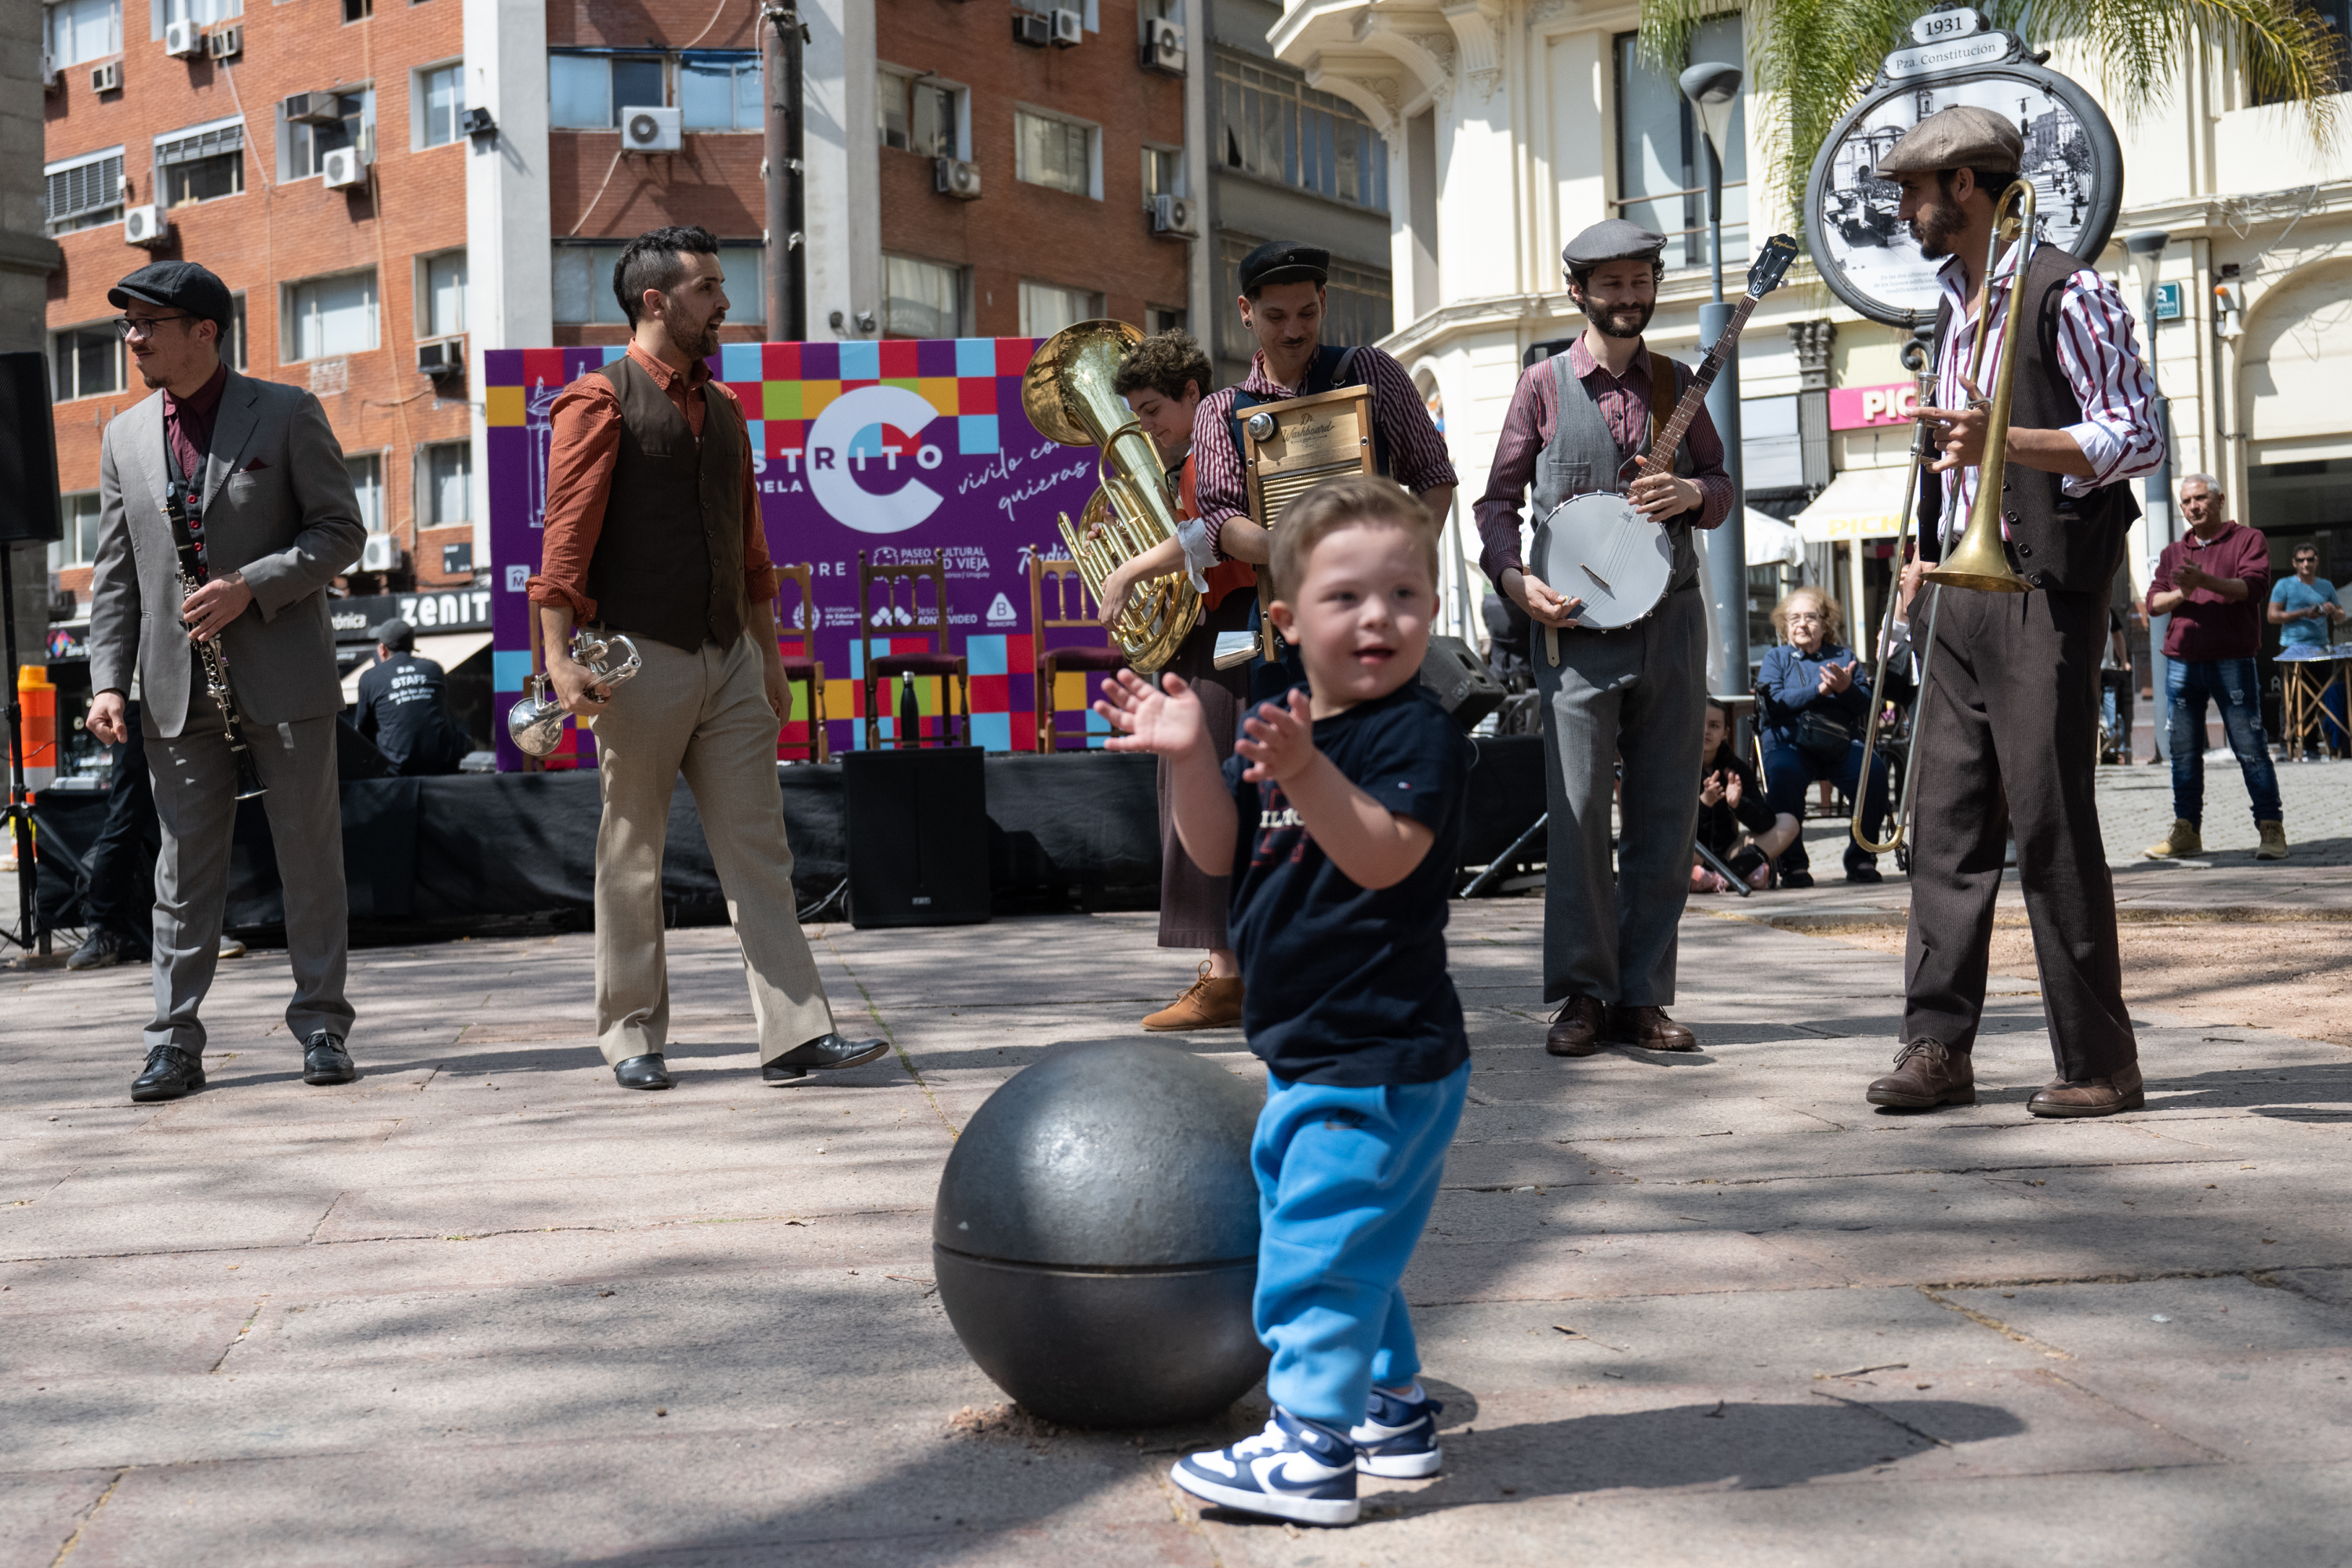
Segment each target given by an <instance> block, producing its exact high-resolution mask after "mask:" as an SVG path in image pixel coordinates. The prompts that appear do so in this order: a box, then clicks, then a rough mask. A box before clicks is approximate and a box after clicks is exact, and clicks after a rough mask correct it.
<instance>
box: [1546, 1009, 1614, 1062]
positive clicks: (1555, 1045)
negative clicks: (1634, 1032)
mask: <svg viewBox="0 0 2352 1568" xmlns="http://www.w3.org/2000/svg"><path fill="white" fill-rule="evenodd" d="M1600 1048H1601V1003H1600V1001H1599V999H1598V998H1595V997H1591V996H1571V997H1570V998H1569V999H1568V1000H1567V1001H1565V1002H1563V1003H1561V1004H1560V1005H1559V1016H1558V1017H1557V1018H1554V1019H1553V1020H1552V1021H1551V1027H1550V1028H1549V1029H1547V1030H1545V1031H1544V1049H1546V1050H1548V1051H1549V1052H1550V1053H1551V1054H1552V1055H1554V1056H1556V1057H1589V1056H1591V1054H1592V1053H1593V1052H1595V1051H1597V1050H1599V1049H1600Z"/></svg>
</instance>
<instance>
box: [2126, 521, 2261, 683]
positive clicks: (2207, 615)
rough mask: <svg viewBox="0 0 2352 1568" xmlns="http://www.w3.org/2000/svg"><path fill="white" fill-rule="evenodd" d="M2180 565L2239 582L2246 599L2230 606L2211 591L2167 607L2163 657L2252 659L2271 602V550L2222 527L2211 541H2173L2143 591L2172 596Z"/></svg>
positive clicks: (2252, 535) (2232, 525) (2254, 533)
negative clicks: (2169, 613)
mask: <svg viewBox="0 0 2352 1568" xmlns="http://www.w3.org/2000/svg"><path fill="white" fill-rule="evenodd" d="M2184 565H2186V566H2194V567H2196V568H2197V570H2199V571H2200V572H2203V573H2206V574H2209V575H2211V576H2215V577H2223V578H2228V577H2236V578H2240V579H2242V581H2243V582H2244V583H2245V584H2246V596H2245V598H2244V600H2243V601H2242V602H2240V603H2237V604H2232V603H2231V602H2230V601H2229V600H2227V599H2225V598H2223V597H2221V595H2219V594H2217V593H2215V592H2213V590H2212V589H2210V588H2199V589H2196V590H2194V591H2193V592H2191V593H2190V594H2189V597H2187V598H2186V599H2183V600H2182V601H2181V602H2180V603H2179V604H2178V605H2173V606H2172V620H2171V623H2170V624H2169V625H2168V626H2166V627H2165V629H2164V657H2165V658H2179V659H2189V660H2192V661H2193V660H2198V659H2213V658H2253V657H2254V656H2255V655H2256V654H2258V653H2260V652H2261V651H2262V647H2263V605H2267V604H2269V603H2270V597H2271V546H2270V541H2268V540H2266V539H2264V538H2263V531H2262V530H2261V529H2259V528H2248V527H2246V526H2244V525H2243V524H2242V523H2236V522H2225V523H2223V524H2222V525H2221V532H2219V533H2217V534H2215V535H2214V536H2213V537H2212V539H2211V540H2210V541H2200V540H2199V539H2198V537H2197V536H2196V535H2195V534H2193V533H2192V534H2189V535H2187V536H2186V537H2184V538H2180V539H2176V540H2174V541H2173V542H2171V543H2169V544H2168V545H2166V546H2165V547H2164V553H2163V555H2162V556H2160V557H2159V558H2158V561H2157V566H2156V575H2155V576H2154V577H2152V578H2150V579H2149V580H2148V584H2147V591H2148V592H2149V593H2150V594H2156V593H2158V592H2168V591H2169V590H2171V589H2172V588H2173V587H2174V586H2175V584H2174V583H2173V581H2172V574H2174V573H2175V572H2178V571H2179V570H2180V568H2181V567H2182V566H2184Z"/></svg>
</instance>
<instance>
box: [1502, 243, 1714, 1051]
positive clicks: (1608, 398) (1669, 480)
mask: <svg viewBox="0 0 2352 1568" xmlns="http://www.w3.org/2000/svg"><path fill="white" fill-rule="evenodd" d="M1665 243H1666V241H1665V237H1664V235H1660V234H1655V233H1653V232H1652V231H1650V230H1649V229H1645V228H1643V227H1642V226H1640V225H1638V224H1632V223H1627V222H1625V221H1623V220H1622V219H1618V218H1612V219H1611V220H1609V221H1608V222H1606V223H1597V224H1594V225H1593V226H1591V228H1588V229H1586V230H1585V231H1584V232H1583V233H1582V234H1580V235H1578V236H1577V237H1575V238H1574V239H1573V240H1571V241H1570V242H1569V245H1568V247H1567V248H1566V249H1564V250H1562V251H1561V252H1560V260H1561V262H1562V263H1563V264H1564V265H1565V268H1566V270H1567V274H1568V292H1569V298H1570V299H1571V300H1575V301H1576V303H1577V305H1578V307H1579V308H1580V309H1581V310H1583V312H1584V317H1585V322H1586V325H1585V329H1584V331H1583V332H1582V333H1580V335H1579V336H1578V337H1577V339H1576V341H1575V342H1573V343H1572V344H1570V347H1569V350H1568V352H1567V353H1559V354H1554V355H1552V356H1551V358H1550V359H1549V360H1548V361H1546V362H1544V363H1540V364H1537V365H1534V366H1531V367H1529V368H1528V371H1527V372H1526V374H1523V375H1521V376H1520V377H1519V384H1518V387H1517V390H1516V391H1515V392H1514V393H1513V394H1512V395H1511V407H1510V412H1509V413H1508V414H1507V416H1505V418H1504V421H1503V435H1502V438H1501V440H1500V441H1498V442H1497V443H1496V447H1495V466H1494V468H1493V469H1492V470H1491V471H1490V473H1489V474H1488V476H1487V480H1486V494H1485V495H1483V496H1481V497H1480V498H1479V499H1478V506H1477V517H1478V534H1479V537H1480V539H1481V540H1482V541H1483V542H1484V550H1483V552H1482V553H1481V555H1480V564H1481V565H1483V566H1484V567H1485V568H1486V575H1487V577H1488V578H1489V579H1490V580H1491V581H1492V582H1493V583H1494V584H1495V586H1496V588H1497V589H1499V590H1500V591H1501V592H1502V593H1504V594H1505V595H1508V596H1509V597H1510V598H1511V600H1512V601H1513V602H1515V603H1516V604H1517V605H1519V606H1520V607H1521V608H1523V609H1525V610H1526V611H1527V612H1528V615H1529V616H1532V617H1533V618H1534V619H1535V620H1536V621H1537V622H1538V623H1539V624H1541V625H1543V626H1555V627H1559V628H1560V630H1559V662H1558V663H1557V664H1554V663H1553V662H1552V660H1551V658H1550V657H1549V653H1548V651H1547V650H1546V649H1545V648H1543V647H1537V648H1536V650H1535V657H1534V661H1533V662H1534V664H1535V670H1536V685H1537V689H1538V690H1539V691H1540V692H1541V693H1542V694H1543V736H1544V774H1545V791H1544V793H1545V797H1546V799H1547V801H1548V802H1549V807H1550V811H1551V821H1550V827H1549V838H1548V841H1547V847H1546V855H1547V858H1548V859H1549V870H1548V872H1547V875H1546V878H1545V887H1544V1000H1545V1002H1546V1003H1547V1004H1550V1003H1558V1004H1559V1015H1558V1016H1557V1017H1555V1018H1554V1019H1553V1021H1552V1024H1551V1026H1550V1028H1549V1030H1548V1031H1547V1032H1546V1034H1545V1037H1544V1048H1545V1049H1546V1050H1548V1051H1549V1052H1551V1054H1552V1055H1554V1056H1560V1057H1586V1056H1591V1055H1592V1054H1593V1053H1594V1052H1595V1051H1598V1050H1599V1049H1600V1048H1601V1047H1602V1046H1603V1045H1623V1046H1635V1047H1642V1048H1643V1049H1647V1050H1667V1051H1689V1050H1696V1049H1697V1048H1698V1043H1697V1041H1696V1038H1695V1037H1693V1036H1692V1034H1691V1032H1690V1030H1688V1029H1687V1028H1685V1027H1684V1026H1682V1025H1680V1024H1677V1023H1675V1021H1674V1020H1673V1019H1672V1018H1670V1017H1668V1016H1666V1006H1667V1005H1668V1004H1669V1003H1671V1002H1672V1001H1674V999H1675V929H1676V926H1677V923H1678V922H1679V921H1681V919H1682V912H1683V900H1685V898H1687V897H1688V896H1689V893H1690V858H1691V837H1692V834H1693V832H1694V830H1695V828H1696V822H1697V814H1698V795H1697V791H1696V786H1695V784H1694V781H1695V780H1696V779H1697V777H1698V771H1699V739H1700V732H1701V731H1702V730H1703V729H1704V727H1705V720H1706V608H1705V606H1704V605H1703V604H1702V603H1701V599H1700V595H1699V592H1698V550H1697V546H1696V542H1695V541H1694V540H1693V539H1692V537H1691V531H1692V530H1693V529H1699V528H1713V527H1715V526H1716V525H1717V524H1718V523H1720V522H1721V521H1723V520H1724V519H1725V518H1726V517H1727V516H1728V515H1729V514H1730V511H1731V508H1732V504H1733V501H1734V500H1735V498H1734V496H1733V494H1732V485H1731V479H1730V477H1729V476H1728V475H1727V474H1726V473H1725V472H1724V471H1723V438H1722V437H1720V436H1719V435H1717V432H1716V428H1715V423H1714V421H1713V420H1711V419H1709V418H1708V417H1707V414H1706V409H1704V408H1701V409H1700V410H1699V411H1698V414H1697V416H1696V418H1695V419H1693V420H1692V422H1691V425H1690V428H1689V431H1688V433H1687V435H1686V436H1685V439H1684V441H1683V445H1682V449H1681V450H1680V451H1679V452H1678V453H1677V454H1676V455H1675V463H1674V471H1673V472H1672V473H1660V474H1649V475H1645V476H1644V477H1643V478H1641V479H1636V480H1634V481H1633V487H1632V489H1631V491H1630V493H1629V494H1628V497H1627V499H1628V500H1630V501H1631V502H1632V503H1633V508H1634V510H1637V511H1639V512H1640V513H1641V514H1642V516H1643V517H1644V518H1646V519H1648V520H1649V522H1650V523H1654V524H1655V525H1657V526H1658V527H1661V528H1664V529H1665V530H1666V531H1667V532H1668V534H1669V535H1671V536H1672V540H1673V546H1674V558H1673V562H1672V565H1671V568H1670V576H1669V577H1668V580H1667V586H1666V592H1665V596H1664V598H1663V599H1662V600H1661V601H1660V602H1659V604H1658V607H1657V609H1656V610H1655V611H1654V612H1653V613H1652V614H1651V615H1650V616H1648V617H1647V618H1645V619H1643V620H1641V621H1637V622H1635V623H1634V624H1633V625H1632V626H1626V627H1623V628H1622V629H1620V630H1616V631H1602V630H1599V629H1597V628H1591V627H1583V626H1578V624H1577V612H1578V611H1579V610H1580V608H1581V607H1582V601H1581V600H1580V599H1578V598H1576V597H1575V596H1574V589H1573V587H1572V586H1570V584H1549V583H1546V582H1544V581H1543V580H1542V579H1541V578H1539V577H1537V576H1536V575H1534V574H1532V573H1530V572H1529V571H1528V568H1527V563H1526V561H1525V559H1524V557H1523V556H1522V555H1521V553H1520V542H1519V504H1520V500H1519V498H1520V497H1521V495H1522V494H1523V493H1524V492H1525V491H1526V489H1527V488H1528V482H1529V481H1530V480H1532V481H1533V482H1534V485H1535V510H1534V516H1535V520H1536V521H1538V522H1540V521H1542V520H1543V519H1545V518H1547V517H1549V516H1550V515H1551V513H1552V511H1553V510H1554V509H1555V508H1557V507H1559V505H1560V504H1561V503H1562V502H1563V501H1567V500H1573V499H1574V498H1575V497H1577V496H1580V495H1585V494H1589V493H1591V492H1593V491H1608V490H1614V489H1616V488H1617V472H1618V469H1619V468H1621V467H1622V465H1623V463H1624V461H1625V459H1626V458H1630V457H1632V456H1633V454H1635V453H1636V452H1639V451H1641V450H1643V448H1644V447H1646V446H1647V445H1648V443H1649V441H1650V439H1651V437H1654V435H1655V434H1656V433H1657V431H1658V430H1659V429H1660V428H1661V427H1663V426H1664V425H1665V424H1666V422H1667V421H1668V419H1669V418H1671V417H1672V414H1673V410H1674V406H1675V403H1676V402H1677V401H1679V399H1680V398H1681V396H1682V394H1683V392H1684V390H1685V389H1686V388H1687V387H1688V386H1689V385H1690V384H1691V380H1692V371H1691V369H1690V367H1689V366H1687V365H1684V364H1679V363H1675V361H1672V360H1669V359H1667V358H1666V357H1665V356H1664V354H1660V353H1654V352H1653V351H1651V350H1649V349H1648V348H1646V346H1645V345H1644V344H1643V341H1642V333H1643V330H1644V329H1646V328H1647V327H1648V326H1649V324H1650V317H1651V314H1652V313H1653V312H1654V310H1656V309H1657V302H1658V282H1659V279H1662V278H1664V276H1665V264H1664V261H1663V260H1662V259H1661V253H1662V252H1663V251H1664V248H1665ZM1643 526H1647V525H1643ZM1621 758H1622V761H1623V763H1624V791H1623V795H1622V801H1621V803H1620V810H1621V812H1622V817H1623V823H1624V832H1623V838H1622V843H1621V844H1620V845H1619V847H1618V851H1617V864H1616V868H1615V873H1614V875H1613V877H1612V870H1611V867H1610V860H1609V808H1610V803H1611V798H1612V791H1613V788H1614V785H1615V782H1616V781H1615V771H1616V764H1617V763H1618V762H1619V760H1620V759H1621Z"/></svg>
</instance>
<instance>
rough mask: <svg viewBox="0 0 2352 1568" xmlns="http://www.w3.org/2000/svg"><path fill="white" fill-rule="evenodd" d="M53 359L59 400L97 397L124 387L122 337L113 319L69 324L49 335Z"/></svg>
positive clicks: (51, 357) (50, 355) (61, 401)
mask: <svg viewBox="0 0 2352 1568" xmlns="http://www.w3.org/2000/svg"><path fill="white" fill-rule="evenodd" d="M49 344H50V354H49V358H50V362H51V363H53V364H54V365H56V367H57V384H58V390H57V400H58V402H59V403H63V402H65V401H67V400H68V398H75V397H95V396H97V395H99V394H100V393H101V392H120V391H121V390H122V339H121V336H120V335H118V334H117V333H116V331H115V330H114V323H113V322H111V321H98V322H94V323H92V324H91V325H89V326H87V327H68V328H67V329H66V330H65V331H62V332H53V333H51V334H50V337H49Z"/></svg>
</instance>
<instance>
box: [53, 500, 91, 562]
mask: <svg viewBox="0 0 2352 1568" xmlns="http://www.w3.org/2000/svg"><path fill="white" fill-rule="evenodd" d="M58 501H59V502H60V503H61V505H60V507H59V510H62V511H63V512H64V513H65V519H66V533H65V537H64V538H63V539H60V540H58V541H57V542H55V543H53V544H51V545H50V546H49V570H50V571H52V572H62V571H64V570H65V569H66V568H67V567H68V566H87V565H89V563H91V562H93V561H95V560H97V559H98V492H97V491H96V490H82V491H79V492H78V493H76V494H73V495H69V496H59V497H58Z"/></svg>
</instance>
